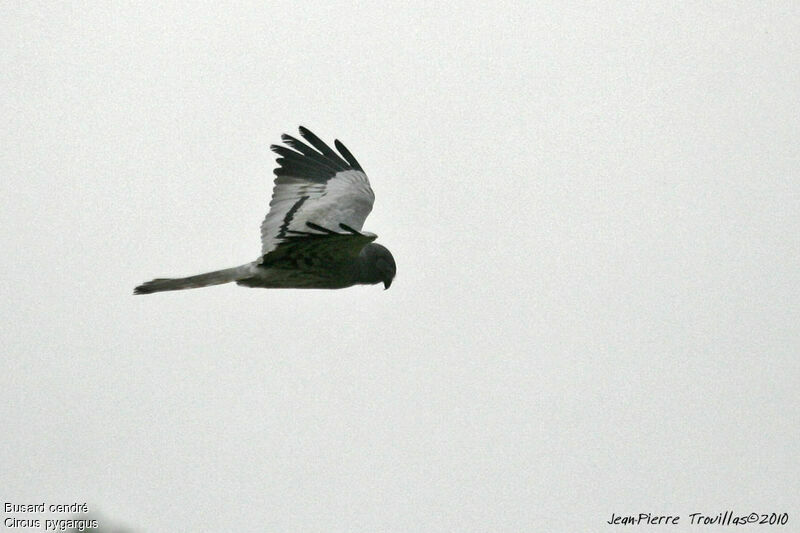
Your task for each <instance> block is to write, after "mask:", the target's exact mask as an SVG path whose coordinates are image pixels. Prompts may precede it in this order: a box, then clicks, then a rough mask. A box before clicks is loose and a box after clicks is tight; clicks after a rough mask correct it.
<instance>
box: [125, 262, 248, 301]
mask: <svg viewBox="0 0 800 533" xmlns="http://www.w3.org/2000/svg"><path fill="white" fill-rule="evenodd" d="M252 275H253V272H252V265H251V264H247V265H241V266H238V267H233V268H226V269H224V270H216V271H214V272H206V273H205V274H198V275H197V276H189V277H188V278H158V279H154V280H152V281H148V282H147V283H142V284H141V285H139V286H138V287H136V288H135V289H133V294H151V293H154V292H161V291H179V290H182V289H196V288H198V287H208V286H209V285H221V284H222V283H230V282H231V281H237V280H240V279H242V278H246V277H249V276H252Z"/></svg>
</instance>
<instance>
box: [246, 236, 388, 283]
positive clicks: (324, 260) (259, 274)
mask: <svg viewBox="0 0 800 533" xmlns="http://www.w3.org/2000/svg"><path fill="white" fill-rule="evenodd" d="M395 270H396V267H395V263H394V258H393V257H392V254H391V253H390V252H389V250H387V249H386V248H384V247H383V246H381V245H380V244H375V243H369V244H367V245H366V246H364V248H362V250H361V252H360V253H359V254H358V256H356V257H344V258H342V257H336V256H335V255H329V254H318V255H314V254H305V255H303V256H290V257H283V258H280V259H277V260H274V261H271V262H269V263H267V264H259V265H257V266H256V268H255V270H254V272H253V274H254V275H253V276H251V277H247V278H243V279H239V280H237V281H236V284H237V285H244V286H245V287H262V288H265V289H344V288H346V287H352V286H353V285H375V284H377V283H381V282H383V283H384V285H385V288H386V289H388V288H389V286H390V285H391V284H392V279H393V278H394V275H395Z"/></svg>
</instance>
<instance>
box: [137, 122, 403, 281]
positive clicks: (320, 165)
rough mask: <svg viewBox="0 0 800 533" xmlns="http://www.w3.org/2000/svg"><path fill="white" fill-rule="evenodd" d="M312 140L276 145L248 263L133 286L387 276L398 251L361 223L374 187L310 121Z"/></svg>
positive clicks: (307, 133)
mask: <svg viewBox="0 0 800 533" xmlns="http://www.w3.org/2000/svg"><path fill="white" fill-rule="evenodd" d="M300 134H301V135H302V136H303V138H304V139H305V140H306V142H308V143H309V144H310V146H309V144H306V143H304V142H302V141H300V140H298V139H295V138H294V137H291V136H289V135H283V136H282V137H281V138H282V140H283V142H284V144H286V145H287V146H277V145H273V146H272V147H271V148H272V150H273V151H274V152H275V153H277V154H278V155H279V156H280V157H278V160H277V161H278V168H276V169H275V175H276V178H275V188H274V189H273V191H272V201H271V202H270V204H269V213H267V217H266V218H265V219H264V222H263V223H262V224H261V243H262V244H261V257H259V258H258V259H257V260H256V261H253V262H252V263H247V264H245V265H241V266H237V267H233V268H226V269H225V270H217V271H216V272H208V273H206V274H199V275H197V276H190V277H188V278H171V279H164V278H159V279H154V280H152V281H148V282H147V283H144V284H142V285H139V286H138V287H136V288H135V289H134V291H133V292H134V294H150V293H152V292H160V291H175V290H180V289H194V288H196V287H207V286H209V285H219V284H221V283H229V282H231V281H235V282H236V283H237V284H238V285H244V286H247V287H265V288H270V289H273V288H274V289H277V288H283V289H341V288H344V287H351V286H353V285H358V284H367V285H372V284H376V283H381V282H383V286H384V288H385V289H388V288H389V286H390V285H391V284H392V280H393V279H394V275H395V271H396V267H395V263H394V258H393V257H392V254H391V253H390V252H389V250H387V249H386V248H384V247H383V246H381V245H380V244H376V243H374V242H372V241H374V240H375V239H376V238H377V236H376V235H374V234H372V233H366V232H362V231H361V226H362V225H363V224H364V220H365V219H366V218H367V215H368V214H369V213H370V211H372V204H373V202H374V201H375V194H374V193H373V192H372V188H371V187H370V186H369V180H368V179H367V175H366V174H365V173H364V171H363V170H362V169H361V165H359V164H358V161H356V158H355V157H353V154H351V153H350V151H349V150H348V149H347V148H345V146H344V145H343V144H342V143H341V142H339V141H338V140H337V141H335V143H334V146H335V147H336V149H337V150H338V151H339V153H336V152H335V151H334V150H332V149H331V148H330V147H329V146H328V145H327V144H325V143H324V142H322V141H321V140H320V139H319V138H318V137H317V136H316V135H314V134H313V133H311V132H310V131H309V130H307V129H306V128H304V127H302V126H301V127H300Z"/></svg>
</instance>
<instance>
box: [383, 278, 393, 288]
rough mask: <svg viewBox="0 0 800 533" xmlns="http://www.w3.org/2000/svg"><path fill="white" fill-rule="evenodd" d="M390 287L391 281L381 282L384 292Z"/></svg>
mask: <svg viewBox="0 0 800 533" xmlns="http://www.w3.org/2000/svg"><path fill="white" fill-rule="evenodd" d="M391 286H392V280H391V279H385V280H383V290H386V289H388V288H389V287H391Z"/></svg>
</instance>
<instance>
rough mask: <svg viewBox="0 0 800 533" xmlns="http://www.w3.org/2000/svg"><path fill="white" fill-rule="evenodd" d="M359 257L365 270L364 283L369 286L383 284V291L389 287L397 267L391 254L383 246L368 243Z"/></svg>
mask: <svg viewBox="0 0 800 533" xmlns="http://www.w3.org/2000/svg"><path fill="white" fill-rule="evenodd" d="M361 257H362V264H363V266H364V267H365V270H366V273H365V276H364V282H365V283H370V284H374V283H380V282H383V289H384V290H386V289H388V288H389V287H391V285H392V281H393V280H394V276H395V274H397V265H396V264H395V262H394V257H392V252H390V251H389V250H388V249H387V248H386V247H385V246H381V245H380V244H375V243H370V244H368V245H366V246H365V247H364V248H363V249H362V250H361Z"/></svg>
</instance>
